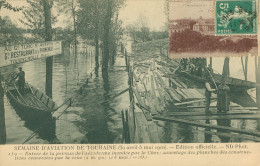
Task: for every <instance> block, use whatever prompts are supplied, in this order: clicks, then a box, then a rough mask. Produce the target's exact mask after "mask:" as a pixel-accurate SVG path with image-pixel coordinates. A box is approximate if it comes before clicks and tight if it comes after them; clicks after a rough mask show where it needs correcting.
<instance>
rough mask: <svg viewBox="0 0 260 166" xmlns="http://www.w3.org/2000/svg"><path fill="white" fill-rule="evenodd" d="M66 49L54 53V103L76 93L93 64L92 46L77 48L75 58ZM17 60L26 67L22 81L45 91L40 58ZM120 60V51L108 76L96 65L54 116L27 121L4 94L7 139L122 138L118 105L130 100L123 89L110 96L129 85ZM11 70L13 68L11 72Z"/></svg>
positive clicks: (110, 140) (34, 141) (105, 140)
mask: <svg viewBox="0 0 260 166" xmlns="http://www.w3.org/2000/svg"><path fill="white" fill-rule="evenodd" d="M70 52H71V53H70V54H69V51H67V52H65V55H59V56H55V57H54V63H53V100H54V101H55V102H56V104H57V105H58V106H59V105H61V104H62V103H63V102H64V101H65V100H66V99H67V98H70V97H71V96H73V95H74V94H75V91H76V90H77V89H78V88H79V87H80V86H81V85H83V84H84V83H85V81H86V79H87V77H89V78H90V76H91V75H90V74H91V72H92V71H93V69H94V47H88V48H87V49H81V51H80V54H79V55H78V62H76V63H75V58H74V55H73V54H72V52H73V51H72V50H70ZM75 64H78V66H77V65H75ZM19 66H22V67H23V70H24V71H25V73H26V81H27V82H29V83H30V84H31V85H33V86H34V87H36V88H38V89H39V90H41V91H42V92H45V69H46V67H45V59H40V60H36V61H31V62H27V63H23V64H21V65H19ZM117 66H118V67H117ZM124 66H125V62H124V58H123V57H122V56H119V57H118V58H117V61H116V63H115V65H114V66H113V67H111V68H110V69H109V75H108V76H107V77H105V76H104V77H102V73H101V71H100V70H99V72H98V75H96V74H93V76H92V78H91V79H89V84H88V85H87V86H86V87H85V88H84V90H83V91H82V94H78V95H76V98H75V100H74V102H73V103H72V106H71V107H69V108H68V109H67V110H65V111H64V110H62V109H59V110H58V111H57V112H55V113H54V114H53V117H55V118H56V120H53V119H47V120H46V119H44V120H43V122H31V121H30V120H28V119H26V117H25V116H24V115H23V113H21V111H20V110H19V109H14V108H13V107H12V105H11V104H10V103H9V100H8V99H7V97H6V96H5V98H4V104H5V123H6V133H7V141H6V143H7V144H21V143H26V144H42V143H43V144H44V143H122V141H123V140H122V123H121V122H122V120H121V111H122V110H123V109H127V108H128V106H129V99H128V92H127V93H124V94H122V95H120V96H119V97H116V98H112V99H111V97H112V96H114V95H115V94H117V93H119V92H121V91H123V90H124V89H126V88H127V87H128V84H127V79H128V76H127V71H126V68H125V67H124ZM13 71H14V68H12V71H10V72H13ZM5 74H6V73H5ZM108 99H110V100H108Z"/></svg>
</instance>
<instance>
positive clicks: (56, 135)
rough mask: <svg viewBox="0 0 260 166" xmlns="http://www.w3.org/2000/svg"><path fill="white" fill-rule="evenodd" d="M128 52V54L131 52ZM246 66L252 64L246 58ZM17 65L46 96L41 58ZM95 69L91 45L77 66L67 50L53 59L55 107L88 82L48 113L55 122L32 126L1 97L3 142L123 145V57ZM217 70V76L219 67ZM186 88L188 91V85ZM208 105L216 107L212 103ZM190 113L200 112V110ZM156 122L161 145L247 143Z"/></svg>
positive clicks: (234, 123) (237, 123)
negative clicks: (104, 68) (105, 70)
mask: <svg viewBox="0 0 260 166" xmlns="http://www.w3.org/2000/svg"><path fill="white" fill-rule="evenodd" d="M127 50H129V51H128V53H129V55H130V53H131V49H130V48H128V49H127ZM71 52H73V51H72V50H71ZM133 54H134V53H133ZM142 54H143V53H142ZM153 54H154V53H153ZM146 55H147V54H146ZM139 57H140V56H137V57H136V58H137V59H134V58H133V59H131V60H132V62H133V63H138V62H140V60H139ZM144 58H146V59H147V57H144ZM148 58H149V57H148ZM234 60H237V61H238V60H240V59H234ZM218 61H223V58H219V59H216V61H215V62H216V63H213V66H217V67H218V66H219V65H217V64H220V63H221V62H218ZM249 62H252V61H251V59H250V61H249ZM77 65H78V66H77ZM19 66H22V67H23V70H24V71H25V73H26V81H27V82H29V83H30V84H32V85H33V86H34V87H36V88H38V89H39V90H41V91H42V92H45V59H40V60H36V61H32V62H27V63H24V64H21V65H19ZM17 67H18V66H16V67H11V69H10V68H9V69H8V71H9V73H12V72H13V71H15V70H17ZM94 67H95V66H94V48H93V47H89V48H88V50H85V51H84V53H81V54H79V55H78V62H77V63H75V58H74V55H73V54H72V53H71V54H69V52H65V54H64V55H59V56H55V57H54V63H53V100H54V101H55V102H56V104H57V105H58V106H60V105H61V104H63V102H64V101H65V100H66V99H68V98H70V97H72V96H73V95H75V94H76V93H75V91H77V90H78V89H79V88H80V87H81V86H82V85H83V84H85V83H86V79H87V78H89V81H88V85H87V86H86V87H85V88H84V90H83V91H82V94H78V95H76V97H75V99H74V102H73V103H72V105H71V107H69V108H68V109H67V110H65V111H64V109H59V110H57V111H56V112H55V113H54V114H53V117H55V118H54V119H47V120H46V119H44V120H42V121H41V122H40V121H39V122H32V121H30V120H28V119H26V117H25V116H24V115H23V113H21V111H20V110H19V109H14V108H13V107H12V105H10V103H9V100H8V99H7V98H6V97H4V104H5V123H6V133H7V141H6V144H22V143H25V144H45V143H47V144H48V143H65V144H70V143H84V144H91V143H97V144H100V143H123V138H122V137H123V136H122V133H123V131H122V130H123V129H122V126H123V125H122V119H121V111H122V110H125V109H127V108H128V107H129V105H130V103H129V94H128V92H126V93H124V94H122V95H120V96H118V97H114V96H116V95H117V94H118V93H120V92H122V91H123V90H125V89H126V88H128V83H127V82H128V73H127V71H126V67H125V58H124V57H123V56H122V55H120V56H118V57H117V59H116V63H115V64H114V66H111V67H110V68H109V73H108V75H104V74H103V75H102V73H101V70H99V71H98V73H96V74H95V73H94V72H92V71H93V69H94ZM216 70H217V71H219V72H221V68H216ZM239 71H240V69H238V71H235V72H232V73H235V74H236V72H239ZM5 74H6V73H5ZM235 74H234V75H235ZM91 75H92V77H91ZM249 79H250V80H252V81H254V75H252V74H251V75H250V76H249ZM166 81H167V80H166ZM189 87H190V88H192V85H189ZM253 91H254V89H253ZM250 92H251V90H250ZM253 93H255V92H253ZM212 105H216V103H214V102H213V103H212ZM165 109H166V108H165ZM193 111H201V109H198V110H193ZM198 122H201V123H206V124H212V125H220V126H230V127H234V128H238V129H246V130H255V131H260V127H259V126H260V125H259V124H260V122H259V120H243V119H242V120H208V121H207V120H206V121H205V120H200V121H198ZM156 124H157V126H158V131H157V132H158V135H159V136H160V142H161V143H192V142H193V143H203V142H205V143H206V142H215V143H216V142H248V140H246V139H241V138H230V137H227V136H226V135H228V134H230V133H223V134H222V135H218V136H217V135H215V134H214V133H215V132H218V131H217V130H209V129H207V128H206V129H205V128H201V127H194V126H191V125H185V124H178V123H170V122H164V121H156ZM220 132H221V131H220ZM212 133H213V134H212ZM250 142H251V141H250Z"/></svg>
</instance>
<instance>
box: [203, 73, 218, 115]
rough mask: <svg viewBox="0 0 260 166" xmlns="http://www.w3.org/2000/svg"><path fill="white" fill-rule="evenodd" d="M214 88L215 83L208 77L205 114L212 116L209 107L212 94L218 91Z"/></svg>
mask: <svg viewBox="0 0 260 166" xmlns="http://www.w3.org/2000/svg"><path fill="white" fill-rule="evenodd" d="M213 86H214V83H213V81H212V80H211V78H210V76H209V75H208V76H207V82H206V83H205V97H206V108H205V113H206V114H210V113H211V112H210V111H209V106H210V101H211V93H212V92H216V91H217V90H216V89H214V88H212V87H213Z"/></svg>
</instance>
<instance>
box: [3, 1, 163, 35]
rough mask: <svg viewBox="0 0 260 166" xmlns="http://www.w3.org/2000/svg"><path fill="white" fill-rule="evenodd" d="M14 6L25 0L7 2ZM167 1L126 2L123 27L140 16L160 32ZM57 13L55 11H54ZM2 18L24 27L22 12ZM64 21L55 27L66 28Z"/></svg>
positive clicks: (7, 13)
mask: <svg viewBox="0 0 260 166" xmlns="http://www.w3.org/2000/svg"><path fill="white" fill-rule="evenodd" d="M7 1H8V2H9V3H10V4H12V5H13V6H18V7H21V6H26V5H27V4H26V1H25V0H7ZM165 1H166V0H126V4H125V5H124V7H123V8H121V9H120V11H119V19H121V20H122V21H123V26H124V27H125V26H127V25H130V24H134V23H135V22H136V20H137V19H138V18H139V17H140V16H144V17H145V18H147V23H148V25H149V26H150V28H151V29H152V30H160V29H162V28H163V27H164V26H165V23H166V22H167V20H168V19H167V15H166V14H165V4H166V3H165ZM54 12H55V11H54ZM0 15H1V16H9V17H10V18H11V19H12V21H14V22H16V23H17V25H18V26H19V27H23V25H22V24H21V23H20V22H19V21H18V19H22V17H23V14H22V12H21V11H20V12H13V11H10V10H6V9H4V8H2V9H1V11H0ZM64 25H65V24H64V20H60V21H59V22H58V24H56V25H53V27H59V26H61V27H64Z"/></svg>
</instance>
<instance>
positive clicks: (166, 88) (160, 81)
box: [155, 72, 180, 102]
mask: <svg viewBox="0 0 260 166" xmlns="http://www.w3.org/2000/svg"><path fill="white" fill-rule="evenodd" d="M155 74H156V75H157V78H158V80H159V83H160V84H161V85H162V86H163V88H164V90H165V91H166V92H167V93H168V94H169V95H170V96H171V97H172V99H174V100H176V101H178V102H180V99H179V98H178V97H177V96H176V95H174V94H173V93H171V92H170V91H169V89H168V87H167V86H166V84H165V82H164V81H163V79H162V78H161V76H160V75H159V74H158V73H157V72H155Z"/></svg>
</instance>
